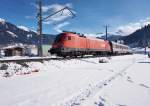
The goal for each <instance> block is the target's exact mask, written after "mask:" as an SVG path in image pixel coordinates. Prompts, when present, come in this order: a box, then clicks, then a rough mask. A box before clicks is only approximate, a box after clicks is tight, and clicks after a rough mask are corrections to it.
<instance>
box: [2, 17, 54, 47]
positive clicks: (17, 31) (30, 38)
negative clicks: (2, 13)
mask: <svg viewBox="0 0 150 106" xmlns="http://www.w3.org/2000/svg"><path fill="white" fill-rule="evenodd" d="M54 38H55V36H54V35H49V34H43V44H51V43H52V42H53V39H54ZM11 43H23V44H35V45H37V44H38V36H37V33H36V32H34V31H31V30H29V29H28V28H26V27H23V26H20V27H17V26H16V25H14V24H12V23H10V22H7V21H5V20H4V19H1V18H0V44H11Z"/></svg>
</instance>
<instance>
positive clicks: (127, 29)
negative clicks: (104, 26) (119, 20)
mask: <svg viewBox="0 0 150 106" xmlns="http://www.w3.org/2000/svg"><path fill="white" fill-rule="evenodd" d="M148 24H150V18H146V19H142V20H139V21H138V22H135V23H129V24H127V25H124V26H119V27H118V28H116V31H115V33H116V34H120V35H123V36H126V35H129V34H131V33H133V32H135V31H136V30H138V29H140V28H141V27H143V26H146V25H148Z"/></svg>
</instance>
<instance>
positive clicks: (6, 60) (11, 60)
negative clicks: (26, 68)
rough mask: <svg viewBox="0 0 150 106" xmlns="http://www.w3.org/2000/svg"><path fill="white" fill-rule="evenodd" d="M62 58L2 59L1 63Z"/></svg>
mask: <svg viewBox="0 0 150 106" xmlns="http://www.w3.org/2000/svg"><path fill="white" fill-rule="evenodd" d="M61 59H62V58H52V57H38V58H20V59H1V60H0V63H8V62H42V61H49V60H61Z"/></svg>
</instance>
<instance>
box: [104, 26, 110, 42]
mask: <svg viewBox="0 0 150 106" xmlns="http://www.w3.org/2000/svg"><path fill="white" fill-rule="evenodd" d="M103 27H105V32H106V36H105V39H106V40H107V38H108V27H110V26H109V25H105V26H103Z"/></svg>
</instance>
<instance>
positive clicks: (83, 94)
mask: <svg viewBox="0 0 150 106" xmlns="http://www.w3.org/2000/svg"><path fill="white" fill-rule="evenodd" d="M99 60H100V58H87V59H72V60H61V61H59V60H51V61H45V62H43V63H40V62H31V63H18V64H16V63H9V64H5V65H4V64H1V69H3V70H0V106H150V77H149V75H150V71H149V69H150V59H149V58H148V57H147V56H146V55H138V54H136V55H126V56H115V57H111V58H110V59H107V61H105V62H106V63H99ZM104 60H106V59H105V58H104ZM4 69H5V70H4ZM6 72H8V73H10V75H11V77H3V76H4V74H5V73H6Z"/></svg>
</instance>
